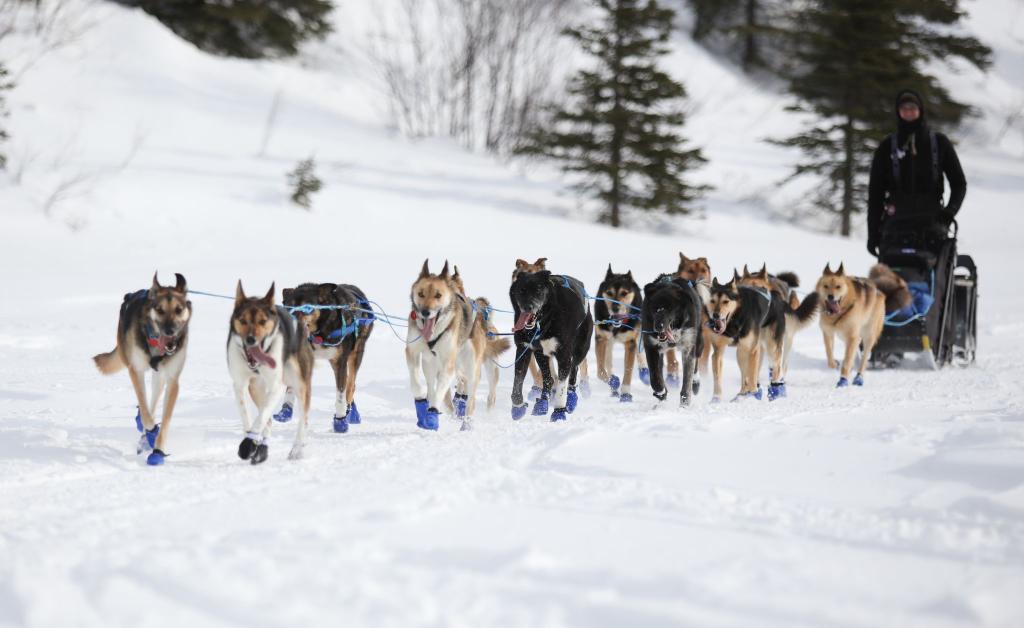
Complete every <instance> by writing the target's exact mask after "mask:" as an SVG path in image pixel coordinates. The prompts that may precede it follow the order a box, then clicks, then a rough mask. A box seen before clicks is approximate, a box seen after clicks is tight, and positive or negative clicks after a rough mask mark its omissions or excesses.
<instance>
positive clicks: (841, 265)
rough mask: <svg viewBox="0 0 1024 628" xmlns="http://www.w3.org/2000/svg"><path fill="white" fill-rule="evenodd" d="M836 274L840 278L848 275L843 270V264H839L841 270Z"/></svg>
mask: <svg viewBox="0 0 1024 628" xmlns="http://www.w3.org/2000/svg"><path fill="white" fill-rule="evenodd" d="M836 274H837V275H839V276H840V277H842V276H843V275H845V274H846V271H845V270H843V263H842V262H839V268H837V269H836Z"/></svg>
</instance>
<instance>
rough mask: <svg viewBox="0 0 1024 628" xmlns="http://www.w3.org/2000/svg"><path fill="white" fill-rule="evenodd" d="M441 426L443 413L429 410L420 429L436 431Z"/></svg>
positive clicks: (433, 409) (435, 409)
mask: <svg viewBox="0 0 1024 628" xmlns="http://www.w3.org/2000/svg"><path fill="white" fill-rule="evenodd" d="M440 426H441V413H440V412H438V410H437V408H427V413H426V414H424V415H423V421H421V422H420V427H421V428H423V429H425V430H434V431H436V430H437V428H438V427H440Z"/></svg>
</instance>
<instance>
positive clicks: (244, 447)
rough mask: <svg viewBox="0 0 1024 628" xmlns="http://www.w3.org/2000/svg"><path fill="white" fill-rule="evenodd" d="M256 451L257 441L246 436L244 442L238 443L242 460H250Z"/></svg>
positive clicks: (239, 455)
mask: <svg viewBox="0 0 1024 628" xmlns="http://www.w3.org/2000/svg"><path fill="white" fill-rule="evenodd" d="M255 451H256V441H254V440H253V439H251V438H249V437H248V436H246V437H245V438H243V439H242V442H240V443H238V457H239V458H241V459H242V460H248V459H249V458H252V455H253V453H254V452H255Z"/></svg>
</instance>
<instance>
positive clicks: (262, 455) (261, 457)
mask: <svg viewBox="0 0 1024 628" xmlns="http://www.w3.org/2000/svg"><path fill="white" fill-rule="evenodd" d="M268 456H270V448H269V447H267V444H266V443H263V444H261V445H257V446H256V451H254V452H253V453H252V458H250V459H249V462H251V463H253V464H260V463H262V462H266V461H267V457H268Z"/></svg>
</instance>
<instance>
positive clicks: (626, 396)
mask: <svg viewBox="0 0 1024 628" xmlns="http://www.w3.org/2000/svg"><path fill="white" fill-rule="evenodd" d="M619 403H633V395H632V393H622V394H621V395H619Z"/></svg>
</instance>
